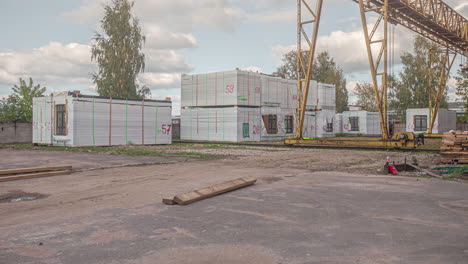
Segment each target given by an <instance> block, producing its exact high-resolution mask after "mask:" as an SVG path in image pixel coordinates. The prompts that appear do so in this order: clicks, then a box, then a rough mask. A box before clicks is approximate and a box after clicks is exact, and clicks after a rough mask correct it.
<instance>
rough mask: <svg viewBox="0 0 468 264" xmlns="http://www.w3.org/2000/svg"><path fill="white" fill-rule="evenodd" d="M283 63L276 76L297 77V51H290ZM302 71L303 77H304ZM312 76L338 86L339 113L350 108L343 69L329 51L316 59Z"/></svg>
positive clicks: (337, 101)
mask: <svg viewBox="0 0 468 264" xmlns="http://www.w3.org/2000/svg"><path fill="white" fill-rule="evenodd" d="M303 56H304V57H303V61H304V62H306V61H308V54H304V55H303ZM282 60H283V65H281V66H279V67H278V68H277V69H276V71H275V72H274V73H273V75H274V76H278V77H282V78H286V79H292V80H296V79H297V70H296V68H297V66H296V65H297V53H296V51H290V52H288V53H286V54H285V55H284V57H283V59H282ZM304 77H305V76H303V74H302V71H301V76H300V78H301V79H304ZM311 77H312V79H313V80H316V81H318V82H322V83H329V84H334V85H335V87H336V110H337V112H338V113H341V112H343V111H346V110H347V108H348V90H346V79H345V78H344V74H343V70H342V69H341V68H340V67H339V66H338V65H337V64H336V63H335V61H334V60H333V58H331V57H330V56H329V55H328V52H321V53H319V54H318V55H317V58H316V59H315V60H314V67H313V68H312V74H311Z"/></svg>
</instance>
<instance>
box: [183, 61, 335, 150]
mask: <svg viewBox="0 0 468 264" xmlns="http://www.w3.org/2000/svg"><path fill="white" fill-rule="evenodd" d="M181 79H182V92H181V94H182V99H181V102H182V119H181V123H182V126H181V127H182V132H181V138H182V139H187V140H211V141H234V142H239V141H275V140H282V139H284V138H285V137H288V136H294V135H295V132H296V131H295V129H296V127H295V126H296V124H295V123H296V109H297V107H298V96H297V82H296V81H294V80H287V79H283V78H280V77H275V76H271V75H265V74H260V73H254V72H247V71H241V70H234V71H225V72H217V73H207V74H196V75H182V78H181ZM307 110H308V112H310V113H309V116H306V119H305V123H306V124H308V128H307V130H305V134H304V137H329V136H333V127H331V128H330V125H329V123H330V120H333V116H334V114H335V86H334V85H329V84H322V83H317V82H316V81H311V84H310V92H309V94H308V103H307ZM322 110H323V111H322ZM316 112H317V113H316ZM246 118H247V119H246ZM246 120H247V121H246ZM327 122H328V123H327ZM327 125H328V128H327ZM324 127H325V128H324ZM221 128H223V130H220V129H221ZM241 128H242V129H241ZM315 130H317V131H315ZM221 131H222V132H221ZM247 132H248V133H247Z"/></svg>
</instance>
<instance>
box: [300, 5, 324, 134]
mask: <svg viewBox="0 0 468 264" xmlns="http://www.w3.org/2000/svg"><path fill="white" fill-rule="evenodd" d="M314 2H315V3H316V5H315V9H312V6H313V5H312V4H313V3H314ZM322 5H323V0H316V1H312V0H298V1H297V69H296V70H297V73H296V75H297V76H296V77H297V95H298V108H297V112H296V118H297V120H296V124H297V126H296V138H297V139H301V138H302V131H303V127H304V118H305V111H306V106H307V96H308V94H309V86H310V80H311V74H312V67H313V62H314V55H315V49H316V46H317V35H318V30H319V26H320V16H321V14H322ZM310 27H312V36H311V38H309V36H308V35H307V33H306V32H307V29H308V28H310ZM303 41H305V42H306V44H307V49H304V50H303V49H302V45H303V43H302V42H303ZM304 44H305V43H304Z"/></svg>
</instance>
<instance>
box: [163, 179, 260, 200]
mask: <svg viewBox="0 0 468 264" xmlns="http://www.w3.org/2000/svg"><path fill="white" fill-rule="evenodd" d="M256 181H257V179H256V178H254V177H250V176H248V177H244V178H238V179H235V180H232V181H227V182H224V183H220V184H215V185H213V186H209V187H206V188H202V189H198V190H195V191H191V192H188V193H183V194H179V195H176V196H174V199H163V202H164V203H165V204H170V203H171V201H173V202H174V203H177V204H180V205H187V204H190V203H193V202H196V201H200V200H203V199H206V198H209V197H212V196H215V195H219V194H222V193H226V192H229V191H233V190H236V189H239V188H242V187H246V186H249V185H252V184H254V183H255V182H256Z"/></svg>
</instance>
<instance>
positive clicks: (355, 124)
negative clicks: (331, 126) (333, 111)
mask: <svg viewBox="0 0 468 264" xmlns="http://www.w3.org/2000/svg"><path fill="white" fill-rule="evenodd" d="M349 124H350V125H351V129H350V130H349V131H359V117H357V116H352V117H350V118H349Z"/></svg>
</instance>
